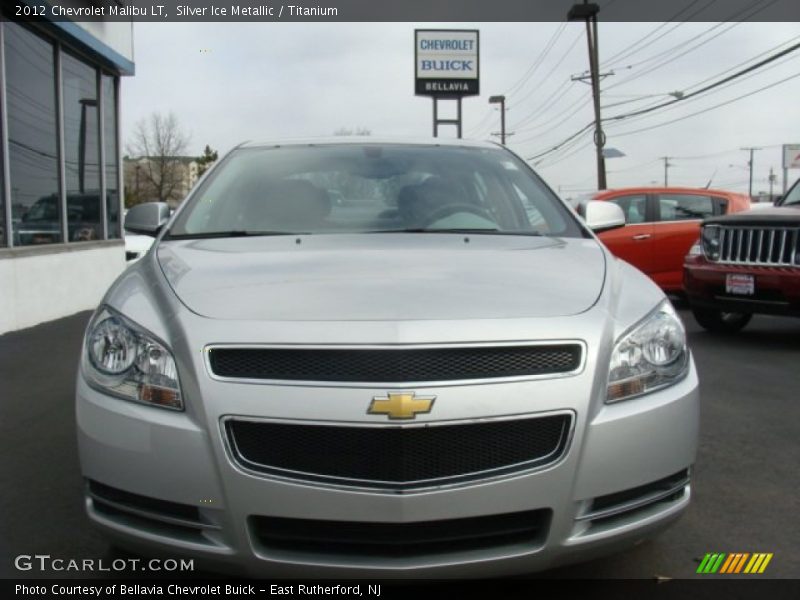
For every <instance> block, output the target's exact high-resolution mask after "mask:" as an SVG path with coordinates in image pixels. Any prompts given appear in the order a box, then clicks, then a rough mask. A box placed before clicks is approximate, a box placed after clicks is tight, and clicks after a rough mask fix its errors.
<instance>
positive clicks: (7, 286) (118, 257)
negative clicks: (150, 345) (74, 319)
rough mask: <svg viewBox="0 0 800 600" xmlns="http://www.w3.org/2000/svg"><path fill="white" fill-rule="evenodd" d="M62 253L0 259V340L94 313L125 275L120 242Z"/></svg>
mask: <svg viewBox="0 0 800 600" xmlns="http://www.w3.org/2000/svg"><path fill="white" fill-rule="evenodd" d="M62 248H63V250H62V251H60V252H52V251H51V252H48V253H46V254H39V253H31V252H30V251H28V250H26V249H22V250H19V251H17V252H19V255H16V252H15V251H13V250H12V251H6V252H7V253H8V254H6V255H5V256H3V253H0V334H2V333H5V332H7V331H14V330H15V329H23V328H25V327H32V326H33V325H36V324H38V323H43V322H45V321H50V320H53V319H58V318H61V317H64V316H67V315H71V314H74V313H76V312H80V311H82V310H89V309H93V308H95V307H96V306H97V305H98V303H99V302H100V300H101V299H102V297H103V294H105V292H106V290H107V289H108V287H109V286H110V285H111V283H112V282H113V281H114V280H115V279H116V278H117V277H118V276H119V274H120V273H122V271H123V270H124V269H125V249H124V246H123V244H122V242H100V243H98V244H97V245H96V246H93V247H91V248H87V247H85V246H83V245H82V244H70V245H65V246H62ZM50 250H52V247H51V248H50Z"/></svg>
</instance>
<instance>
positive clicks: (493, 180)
mask: <svg viewBox="0 0 800 600" xmlns="http://www.w3.org/2000/svg"><path fill="white" fill-rule="evenodd" d="M188 202H189V204H188V205H187V208H186V209H185V210H184V211H182V212H181V214H180V215H179V216H178V218H177V219H176V222H175V223H174V224H173V226H172V228H171V229H170V234H169V235H170V236H191V235H203V234H209V235H211V234H214V233H216V232H220V233H224V232H230V231H233V232H237V233H238V232H253V233H256V232H259V231H260V232H271V233H360V232H376V231H380V232H387V231H398V232H400V231H407V230H413V229H425V230H442V231H446V230H456V229H462V230H463V229H469V230H474V231H481V230H485V231H486V232H497V233H519V234H542V235H563V236H569V237H577V236H580V235H582V231H581V229H580V227H579V226H578V224H577V223H576V221H575V219H574V217H573V216H572V215H571V214H570V212H569V211H568V210H567V209H566V208H565V207H564V206H563V204H561V202H559V201H558V199H557V198H556V197H555V195H554V194H553V193H552V192H551V191H550V190H549V188H547V187H546V186H545V185H544V184H543V183H542V182H541V180H539V179H538V177H537V176H536V175H535V174H534V173H533V171H531V169H530V168H529V167H528V166H527V165H525V164H524V163H523V162H522V161H520V160H519V159H517V158H516V157H515V156H514V155H513V154H511V153H510V152H508V151H506V150H504V149H499V148H474V147H458V146H453V147H448V146H441V147H437V146H411V145H393V144H383V145H381V144H364V145H357V144H325V145H319V146H313V145H309V146H299V145H298V146H287V147H262V148H244V149H239V150H236V151H234V152H233V153H231V155H229V157H228V158H227V159H226V160H225V161H224V163H222V164H220V165H219V167H218V168H217V169H215V170H214V177H213V178H212V179H209V180H207V181H206V182H205V184H204V187H202V188H200V189H199V190H198V191H197V193H195V194H194V195H193V196H192V198H191V199H190V200H189V201H188Z"/></svg>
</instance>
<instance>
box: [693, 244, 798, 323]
mask: <svg viewBox="0 0 800 600" xmlns="http://www.w3.org/2000/svg"><path fill="white" fill-rule="evenodd" d="M728 274H740V275H751V276H752V277H753V279H754V282H755V293H754V294H753V295H752V296H745V295H735V294H730V293H728V292H727V291H726V286H725V281H726V277H727V275H728ZM683 287H684V290H685V292H686V296H687V298H688V300H689V302H690V304H691V305H692V306H696V307H700V308H713V309H717V310H720V311H727V312H743V313H759V314H768V315H782V316H794V317H800V268H795V267H759V266H747V265H728V264H717V263H710V262H708V261H706V260H705V258H703V257H689V258H687V260H686V262H685V263H684V271H683Z"/></svg>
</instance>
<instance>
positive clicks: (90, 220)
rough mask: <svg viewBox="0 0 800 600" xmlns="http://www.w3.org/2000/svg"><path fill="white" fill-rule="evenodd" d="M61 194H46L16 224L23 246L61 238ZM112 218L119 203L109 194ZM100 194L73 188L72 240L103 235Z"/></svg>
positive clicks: (69, 226)
mask: <svg viewBox="0 0 800 600" xmlns="http://www.w3.org/2000/svg"><path fill="white" fill-rule="evenodd" d="M58 203H59V197H58V195H56V194H51V195H49V196H43V197H41V198H39V199H38V200H37V201H36V202H34V203H33V204H32V205H31V207H30V208H29V209H28V210H27V212H25V213H24V214H23V215H22V218H21V219H20V221H19V223H18V225H17V226H16V231H17V237H16V241H15V242H14V243H15V244H17V245H20V246H27V245H31V244H52V243H57V242H61V241H62V239H61V220H60V218H61V217H60V214H59V207H58ZM107 206H108V212H109V215H108V216H109V219H110V220H114V219H115V218H116V217H115V215H116V214H117V213H116V209H115V207H116V203H115V202H114V201H113V196H112V194H109V195H108V204H107ZM101 209H102V206H101V203H100V194H99V193H98V192H96V191H94V192H69V193H68V194H67V235H68V236H69V241H71V242H86V241H91V240H100V239H103V234H102V216H101Z"/></svg>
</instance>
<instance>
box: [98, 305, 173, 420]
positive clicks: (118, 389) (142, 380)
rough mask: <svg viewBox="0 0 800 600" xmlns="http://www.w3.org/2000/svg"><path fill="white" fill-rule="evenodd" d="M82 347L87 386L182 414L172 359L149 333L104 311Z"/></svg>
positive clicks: (117, 314)
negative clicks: (179, 411)
mask: <svg viewBox="0 0 800 600" xmlns="http://www.w3.org/2000/svg"><path fill="white" fill-rule="evenodd" d="M85 344H86V348H85V353H84V356H85V360H84V369H83V371H84V373H85V375H86V377H87V380H88V381H89V384H90V385H92V386H93V387H95V388H97V389H99V390H100V391H103V392H107V393H110V394H112V395H114V396H118V397H120V398H124V399H126V400H133V401H136V402H143V403H146V404H151V405H155V406H161V407H163V408H171V409H175V410H183V400H182V398H181V389H180V383H179V382H178V372H177V369H176V368H175V359H174V358H173V357H172V353H171V352H170V350H169V348H167V346H166V345H165V344H164V343H163V342H161V341H159V340H158V339H156V338H155V336H153V335H152V334H151V333H149V332H147V331H145V330H144V329H143V328H141V327H139V326H138V325H136V324H135V323H133V322H131V321H129V320H128V319H126V318H125V317H123V316H122V315H120V314H119V313H117V312H114V311H112V310H111V309H109V308H107V307H104V308H103V309H102V310H100V311H99V312H98V313H97V315H96V316H95V318H94V319H93V320H92V323H91V325H90V326H89V329H88V330H87V333H86V341H85Z"/></svg>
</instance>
